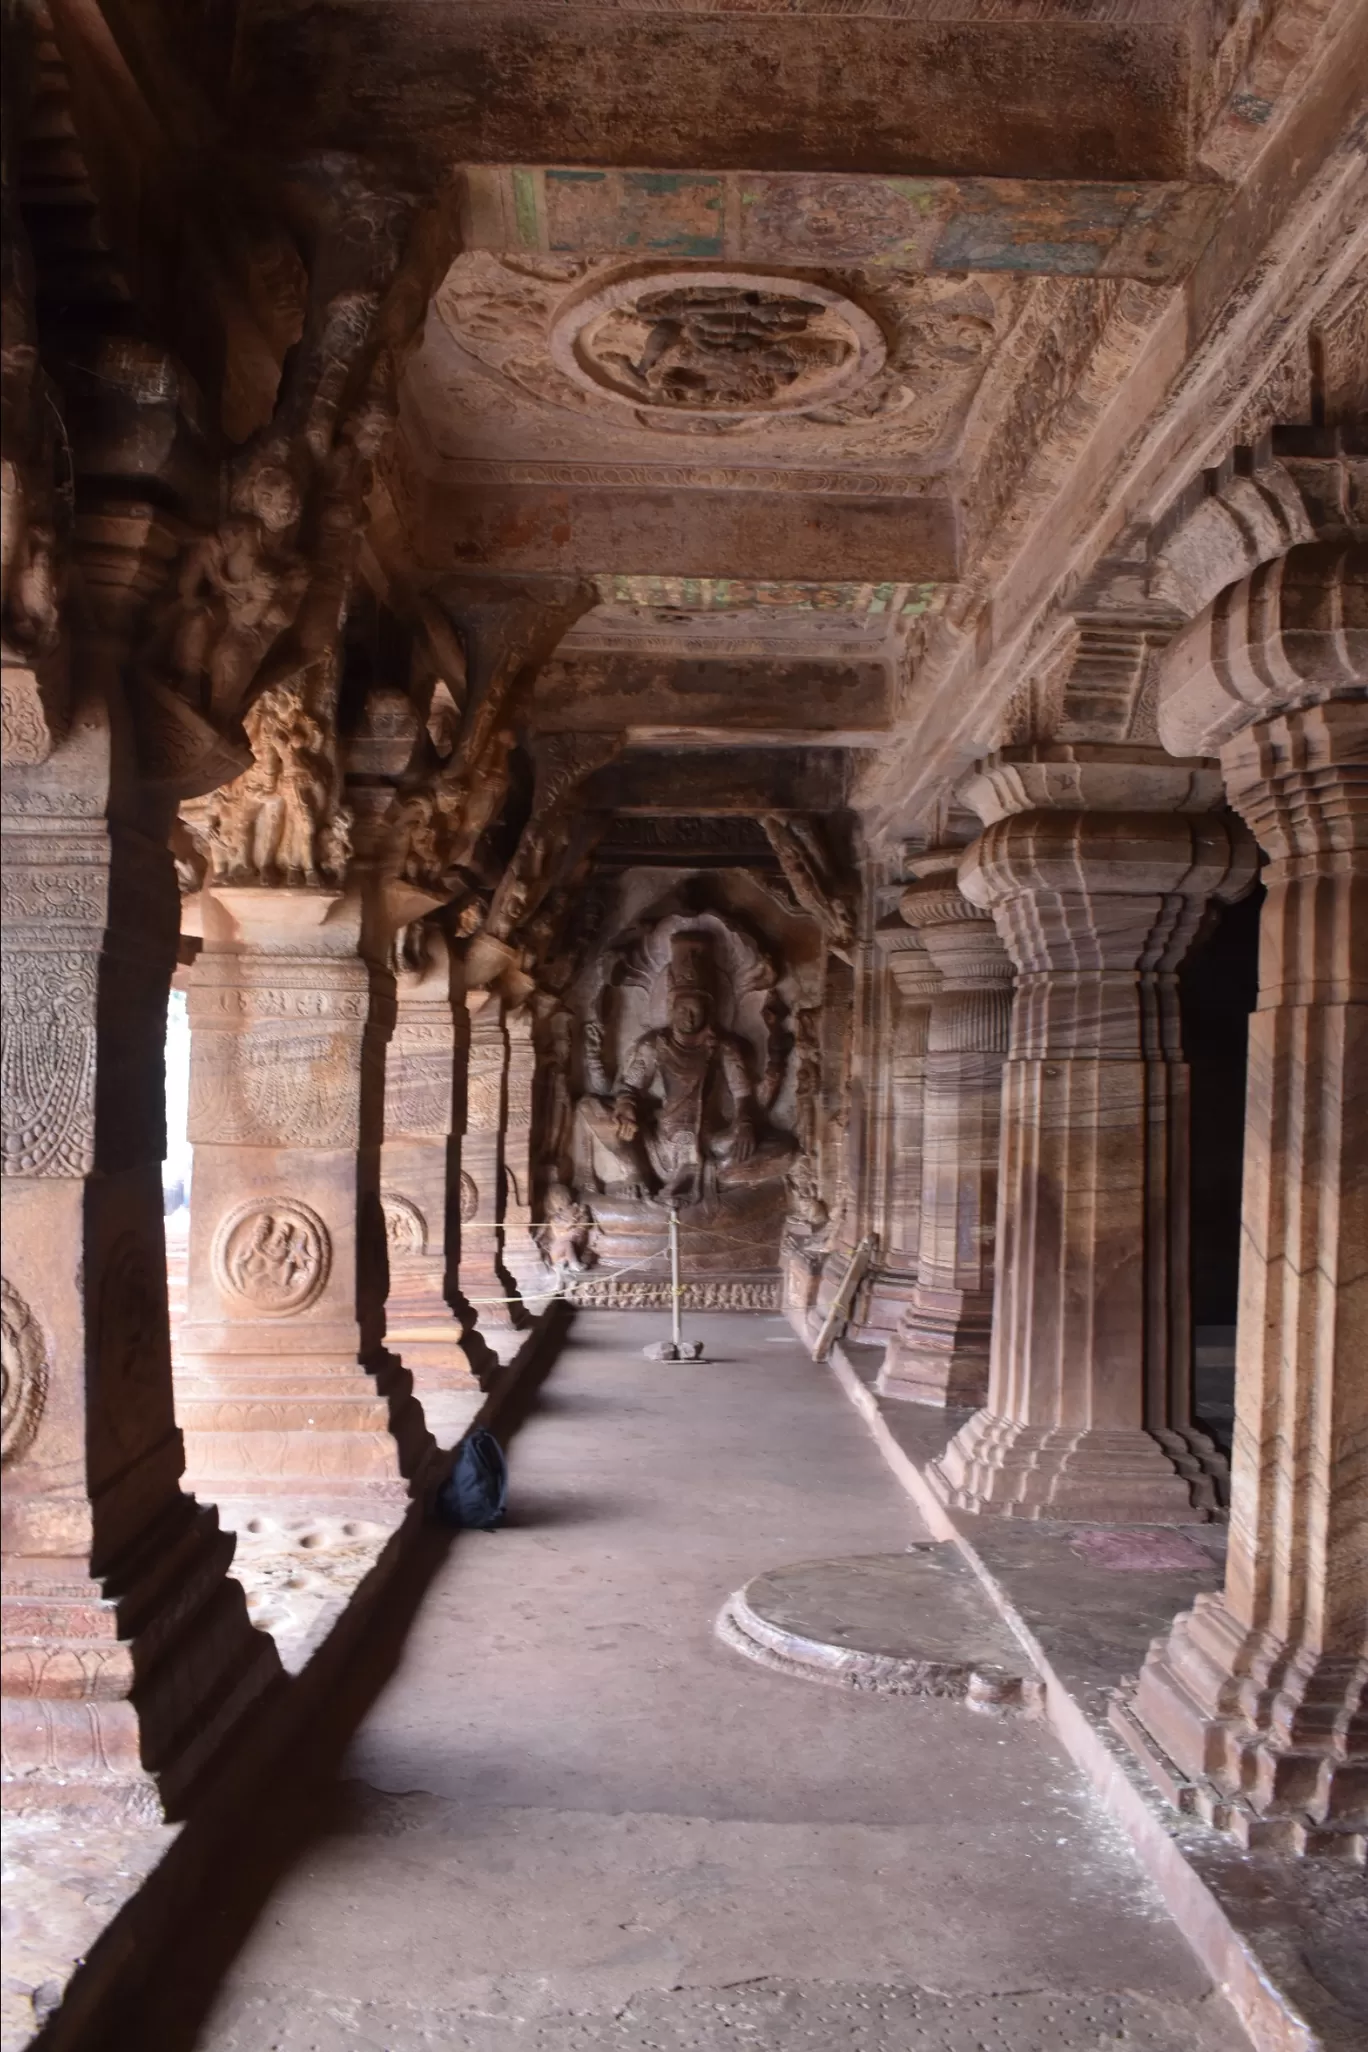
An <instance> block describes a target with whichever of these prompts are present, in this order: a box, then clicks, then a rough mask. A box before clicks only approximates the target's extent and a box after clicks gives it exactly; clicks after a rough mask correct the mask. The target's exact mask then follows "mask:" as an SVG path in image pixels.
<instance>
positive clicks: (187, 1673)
mask: <svg viewBox="0 0 1368 2052" xmlns="http://www.w3.org/2000/svg"><path fill="white" fill-rule="evenodd" d="M101 667H102V665H101V662H100V660H99V658H98V657H97V656H92V657H90V658H89V660H88V663H87V691H86V694H85V696H84V698H83V700H82V702H81V703H79V704H78V707H77V709H76V713H75V716H74V718H73V721H72V724H71V727H70V730H69V732H68V733H67V735H66V738H65V740H64V741H62V742H61V744H60V745H59V746H58V747H56V749H55V750H54V751H53V752H51V753H50V754H49V755H48V756H47V759H46V760H43V761H40V762H38V763H30V764H28V765H26V766H23V767H17V766H11V767H7V768H6V771H5V777H4V826H5V866H4V914H5V952H4V983H5V989H4V1011H3V1032H4V1063H3V1074H4V1104H3V1113H4V1180H5V1248H4V1281H3V1322H4V1353H5V1363H4V1366H5V1407H4V1410H5V1415H4V1469H5V1487H4V1508H3V1519H4V1524H3V1530H4V1655H3V1688H4V1694H3V1749H4V1750H3V1757H4V1769H3V1799H4V1803H5V1806H6V1808H9V1809H19V1810H23V1809H27V1808H30V1807H34V1808H38V1809H47V1808H50V1807H53V1806H71V1807H75V1808H79V1809H81V1810H86V1811H92V1812H94V1813H96V1814H100V1815H110V1816H121V1815H133V1816H143V1817H149V1818H157V1817H159V1816H161V1815H162V1814H164V1813H170V1814H172V1815H177V1814H181V1813H182V1812H183V1811H184V1809H185V1808H186V1807H187V1806H188V1805H189V1803H190V1802H191V1801H192V1800H193V1798H194V1795H195V1793H196V1791H197V1790H198V1788H199V1786H200V1785H201V1783H202V1781H203V1779H204V1778H205V1776H206V1774H207V1772H208V1770H209V1769H210V1768H211V1766H212V1764H213V1763H214V1762H215V1761H216V1759H217V1758H218V1757H219V1755H220V1753H221V1751H222V1749H223V1748H224V1747H225V1745H226V1744H227V1743H228V1741H229V1740H230V1739H231V1738H232V1737H233V1735H234V1733H235V1732H236V1730H237V1728H238V1726H239V1725H240V1723H241V1722H242V1720H243V1719H244V1717H245V1716H246V1715H247V1714H248V1713H249V1712H250V1711H251V1710H253V1708H254V1707H255V1706H256V1705H257V1704H258V1703H259V1702H260V1701H261V1699H262V1698H263V1697H264V1696H265V1695H266V1694H267V1693H268V1692H269V1691H270V1690H271V1689H273V1688H274V1687H276V1686H278V1685H279V1684H280V1682H281V1669H280V1663H279V1660H278V1659H277V1656H276V1652H275V1647H274V1645H273V1644H272V1642H271V1641H270V1639H269V1638H267V1637H266V1636H265V1635H264V1634H263V1633H260V1632H257V1631H254V1630H253V1628H252V1626H251V1624H250V1623H249V1621H248V1617H247V1610H246V1605H245V1601H244V1598H243V1593H242V1590H241V1588H240V1587H239V1585H238V1584H237V1582H235V1581H234V1580H232V1579H231V1577H230V1576H229V1574H228V1568H229V1564H230V1562H231V1560H232V1555H233V1540H232V1537H231V1535H230V1534H228V1533H225V1532H221V1531H220V1530H219V1527H218V1519H217V1516H216V1514H215V1513H214V1511H212V1510H210V1509H205V1508H203V1507H201V1506H200V1505H198V1504H196V1503H195V1501H194V1499H193V1498H192V1497H190V1496H187V1495H185V1494H184V1493H183V1492H182V1490H181V1486H180V1483H181V1474H182V1470H183V1467H184V1453H183V1448H182V1443H181V1435H180V1432H179V1431H178V1430H177V1424H176V1415H175V1410H174V1406H173V1399H172V1381H171V1340H170V1328H169V1323H168V1316H167V1289H166V1255H165V1243H164V1238H163V1231H162V1197H161V1173H160V1159H161V1155H162V1152H163V1148H164V1145H165V1107H164V1097H163V1085H162V1060H163V1044H164V1040H165V1033H166V1007H167V996H168V992H169V988H170V980H171V971H172V968H173V966H174V961H175V951H176V926H177V894H176V885H175V877H174V872H173V870H172V866H171V859H170V855H169V852H168V850H167V847H166V843H165V827H166V820H165V818H164V817H163V816H161V815H160V814H159V813H158V812H157V810H156V808H150V809H149V811H148V813H147V815H146V816H144V814H143V811H142V805H141V801H140V799H139V796H138V792H137V787H136V786H135V785H133V784H132V782H131V779H130V778H129V777H128V776H127V775H126V774H125V773H124V771H123V770H122V769H121V768H120V764H119V756H118V753H117V746H116V743H115V740H114V735H113V728H112V723H111V720H110V717H109V714H108V711H107V709H106V703H105V700H104V697H103V695H102V694H101V693H100V692H99V691H98V690H96V689H93V688H91V684H92V680H93V678H94V677H96V676H98V675H99V672H100V669H101ZM114 688H115V687H114V686H113V685H112V683H111V690H113V689H114Z"/></svg>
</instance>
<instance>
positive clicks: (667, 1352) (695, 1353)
mask: <svg viewBox="0 0 1368 2052" xmlns="http://www.w3.org/2000/svg"><path fill="white" fill-rule="evenodd" d="M641 1351H642V1353H643V1354H644V1355H645V1356H646V1359H647V1360H648V1361H701V1360H702V1359H703V1342H702V1340H681V1341H680V1342H679V1345H678V1346H676V1345H675V1343H674V1341H673V1340H656V1341H654V1342H653V1344H652V1345H651V1346H649V1347H643V1348H642V1350H641Z"/></svg>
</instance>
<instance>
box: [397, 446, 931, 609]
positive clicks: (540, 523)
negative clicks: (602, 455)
mask: <svg viewBox="0 0 1368 2052" xmlns="http://www.w3.org/2000/svg"><path fill="white" fill-rule="evenodd" d="M406 482H407V497H408V500H409V510H408V516H407V519H406V526H407V529H408V532H409V534H410V535H411V537H412V538H413V542H414V545H415V546H417V547H418V548H420V549H421V550H422V553H423V557H424V560H425V562H426V564H427V565H428V566H429V567H430V568H432V569H453V568H454V569H460V570H472V571H480V572H485V571H496V572H503V573H508V574H511V575H515V576H536V575H542V576H545V575H552V576H562V577H564V576H586V577H603V576H614V575H615V576H624V577H634V576H651V575H655V574H664V575H669V576H676V577H732V578H735V577H739V578H751V577H754V578H766V579H788V578H792V579H801V580H807V581H810V582H813V583H825V582H828V581H836V582H850V583H856V584H862V583H871V582H872V583H879V582H886V581H898V580H907V579H909V578H910V579H914V580H921V581H925V582H928V583H945V582H950V581H952V580H953V579H954V578H955V576H956V575H957V573H958V567H959V539H958V531H957V521H956V515H955V509H954V506H953V505H952V503H951V501H950V499H949V498H948V497H947V496H943V495H931V494H918V495H915V496H914V495H912V494H911V493H909V494H908V496H906V497H905V498H904V497H893V496H882V497H875V496H874V491H875V490H876V489H877V488H878V486H877V481H875V480H871V491H870V495H869V497H867V498H865V497H862V496H861V495H860V479H859V474H858V472H855V473H852V474H851V476H850V477H849V479H848V481H847V484H848V488H847V489H846V490H845V491H842V492H840V493H830V494H827V493H820V492H795V491H793V490H784V489H782V488H781V489H779V490H778V491H776V489H775V479H774V477H773V476H770V475H767V476H765V477H764V478H762V479H758V480H757V487H756V489H755V490H754V491H745V490H740V491H738V490H721V491H716V490H710V489H708V488H707V487H706V486H699V487H696V488H691V489H689V490H688V491H687V492H680V491H671V490H670V489H669V483H670V480H669V476H668V473H667V474H665V475H663V476H662V477H661V480H660V485H659V486H653V487H651V488H644V487H636V486H633V485H630V484H623V485H605V486H595V485H594V484H593V483H592V482H586V483H585V484H583V485H580V484H575V485H571V486H569V487H566V486H564V485H556V484H551V485H549V486H547V485H541V484H535V485H532V484H526V485H524V484H505V483H501V482H499V481H497V480H492V481H490V482H487V483H483V484H481V485H480V486H479V487H478V489H469V488H466V489H462V488H460V487H454V486H451V485H447V484H443V483H439V482H438V481H436V480H434V479H430V478H423V477H420V476H416V475H414V474H413V473H412V472H410V474H409V478H408V479H407V481H406ZM662 487H663V488H662Z"/></svg>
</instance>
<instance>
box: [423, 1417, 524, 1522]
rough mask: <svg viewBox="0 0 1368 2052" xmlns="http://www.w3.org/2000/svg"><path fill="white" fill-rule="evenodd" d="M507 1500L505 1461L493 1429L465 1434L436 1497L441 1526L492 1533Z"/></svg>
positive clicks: (501, 1516)
mask: <svg viewBox="0 0 1368 2052" xmlns="http://www.w3.org/2000/svg"><path fill="white" fill-rule="evenodd" d="M507 1502H508V1463H507V1461H506V1460H505V1459H504V1453H503V1448H502V1447H501V1446H500V1445H499V1442H498V1440H497V1439H496V1438H495V1437H494V1434H493V1433H492V1432H486V1431H484V1430H483V1428H481V1429H479V1430H477V1431H475V1432H471V1433H468V1434H467V1436H466V1437H465V1438H464V1439H463V1440H462V1441H461V1444H460V1445H459V1446H458V1447H457V1449H456V1459H455V1460H454V1461H453V1463H452V1467H451V1473H450V1474H449V1475H448V1476H447V1478H446V1481H445V1482H444V1483H443V1484H442V1487H441V1490H440V1491H439V1493H438V1497H437V1515H438V1517H439V1518H440V1519H441V1521H442V1523H443V1524H444V1525H456V1526H464V1527H466V1528H467V1529H469V1530H471V1531H475V1532H493V1531H494V1530H495V1529H496V1528H497V1527H498V1526H499V1525H501V1524H502V1523H503V1515H504V1507H505V1505H506V1504H507Z"/></svg>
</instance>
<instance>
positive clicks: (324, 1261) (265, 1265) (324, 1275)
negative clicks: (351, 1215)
mask: <svg viewBox="0 0 1368 2052" xmlns="http://www.w3.org/2000/svg"><path fill="white" fill-rule="evenodd" d="M213 1263H214V1278H215V1280H216V1281H217V1283H218V1286H219V1288H220V1289H221V1290H223V1291H224V1293H225V1294H226V1295H228V1296H230V1297H240V1298H241V1299H243V1300H244V1301H245V1302H246V1303H248V1304H250V1305H251V1307H252V1309H253V1310H254V1311H257V1312H260V1313H261V1314H263V1315H264V1316H266V1317H268V1318H290V1317H294V1316H296V1315H297V1314H298V1313H299V1312H301V1311H307V1310H308V1308H309V1306H310V1305H311V1304H312V1303H314V1302H316V1300H317V1299H318V1297H319V1296H320V1295H321V1293H322V1291H323V1287H324V1285H325V1284H326V1282H327V1280H328V1271H329V1269H330V1268H331V1266H332V1242H331V1240H330V1239H329V1237H328V1229H327V1227H326V1226H325V1225H324V1223H323V1221H322V1219H321V1218H320V1217H319V1216H318V1213H317V1212H316V1211H313V1210H311V1209H310V1208H309V1206H308V1205H307V1204H302V1203H300V1201H299V1199H298V1198H296V1197H282V1198H278V1199H274V1200H272V1201H270V1202H267V1203H262V1202H260V1201H257V1200H254V1201H253V1202H251V1203H248V1204H243V1205H240V1206H239V1207H238V1209H237V1210H236V1211H231V1212H229V1214H228V1216H227V1218H225V1219H224V1221H223V1223H222V1225H221V1226H220V1227H219V1229H218V1233H217V1235H216V1236H215V1240H214V1256H213Z"/></svg>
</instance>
